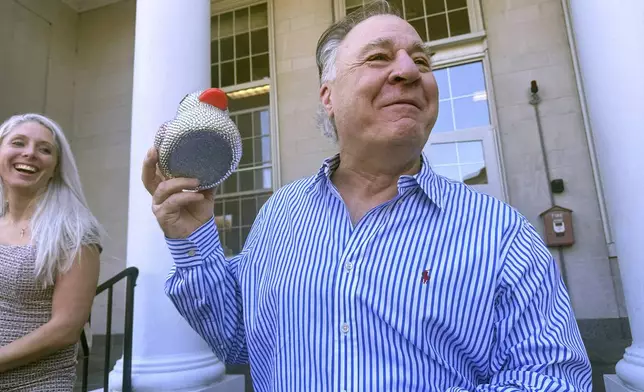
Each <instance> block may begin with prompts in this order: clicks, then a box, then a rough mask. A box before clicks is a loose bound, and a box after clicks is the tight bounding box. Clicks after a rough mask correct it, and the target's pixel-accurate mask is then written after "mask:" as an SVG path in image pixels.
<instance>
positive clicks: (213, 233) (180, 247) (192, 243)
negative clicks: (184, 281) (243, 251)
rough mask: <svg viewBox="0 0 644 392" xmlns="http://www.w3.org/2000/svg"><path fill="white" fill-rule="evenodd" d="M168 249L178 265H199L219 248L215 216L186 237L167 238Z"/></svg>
mask: <svg viewBox="0 0 644 392" xmlns="http://www.w3.org/2000/svg"><path fill="white" fill-rule="evenodd" d="M165 240H166V244H167V245H168V249H169V250H170V253H171V255H172V258H173V259H174V262H175V264H176V265H177V266H178V267H190V266H195V265H199V264H201V263H202V262H203V260H204V259H206V258H208V257H209V256H211V255H212V254H213V252H214V251H215V250H216V249H217V247H218V245H219V244H220V242H219V234H218V233H217V226H216V225H215V219H214V217H211V218H210V219H209V220H208V221H206V222H205V223H204V224H203V225H201V226H199V227H198V228H197V229H196V230H195V231H193V232H192V233H190V235H188V236H187V237H185V238H168V237H166V238H165Z"/></svg>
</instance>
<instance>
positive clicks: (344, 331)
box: [342, 323, 349, 333]
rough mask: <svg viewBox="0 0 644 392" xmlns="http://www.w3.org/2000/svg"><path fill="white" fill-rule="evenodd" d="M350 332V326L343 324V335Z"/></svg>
mask: <svg viewBox="0 0 644 392" xmlns="http://www.w3.org/2000/svg"><path fill="white" fill-rule="evenodd" d="M348 332H349V324H347V323H343V324H342V333H348Z"/></svg>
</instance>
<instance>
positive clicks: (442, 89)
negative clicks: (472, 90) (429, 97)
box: [434, 68, 450, 99]
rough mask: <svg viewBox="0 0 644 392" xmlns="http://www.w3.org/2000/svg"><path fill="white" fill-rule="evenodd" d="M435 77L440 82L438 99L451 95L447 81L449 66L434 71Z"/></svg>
mask: <svg viewBox="0 0 644 392" xmlns="http://www.w3.org/2000/svg"><path fill="white" fill-rule="evenodd" d="M434 78H435V79H436V83H437V84H438V99H446V98H449V97H450V93H449V84H448V81H447V68H443V69H439V70H436V71H434Z"/></svg>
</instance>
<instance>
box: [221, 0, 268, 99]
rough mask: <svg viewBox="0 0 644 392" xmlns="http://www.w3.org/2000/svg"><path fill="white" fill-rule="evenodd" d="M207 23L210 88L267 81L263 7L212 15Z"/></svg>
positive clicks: (265, 16)
mask: <svg viewBox="0 0 644 392" xmlns="http://www.w3.org/2000/svg"><path fill="white" fill-rule="evenodd" d="M211 23H212V26H211V37H212V41H211V44H210V55H211V63H212V66H211V77H212V79H211V81H212V85H213V86H217V87H229V86H234V85H239V84H244V83H248V82H252V81H258V80H264V81H265V80H268V78H269V77H270V71H269V70H270V67H269V62H268V58H269V48H268V9H267V4H266V3H263V4H257V5H254V6H250V7H244V8H241V9H237V10H235V11H230V12H226V13H222V14H219V15H214V16H213V17H212V20H211Z"/></svg>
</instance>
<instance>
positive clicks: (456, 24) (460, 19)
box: [449, 10, 470, 37]
mask: <svg viewBox="0 0 644 392" xmlns="http://www.w3.org/2000/svg"><path fill="white" fill-rule="evenodd" d="M469 32H470V19H469V16H468V15H467V10H461V11H453V12H450V13H449V33H450V36H452V37H454V36H457V35H461V34H467V33H469Z"/></svg>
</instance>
